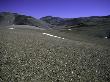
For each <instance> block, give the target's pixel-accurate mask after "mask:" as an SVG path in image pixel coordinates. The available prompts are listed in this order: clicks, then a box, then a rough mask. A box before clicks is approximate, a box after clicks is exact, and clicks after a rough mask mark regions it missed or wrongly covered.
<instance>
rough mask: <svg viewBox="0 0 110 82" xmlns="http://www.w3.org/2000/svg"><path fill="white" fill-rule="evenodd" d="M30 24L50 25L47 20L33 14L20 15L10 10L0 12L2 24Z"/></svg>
mask: <svg viewBox="0 0 110 82" xmlns="http://www.w3.org/2000/svg"><path fill="white" fill-rule="evenodd" d="M12 24H15V25H30V26H37V27H45V28H48V27H50V24H48V23H46V22H45V21H41V20H39V19H36V18H34V17H31V16H26V15H20V14H17V13H10V12H1V13H0V25H1V26H6V25H12Z"/></svg>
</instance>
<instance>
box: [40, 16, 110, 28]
mask: <svg viewBox="0 0 110 82" xmlns="http://www.w3.org/2000/svg"><path fill="white" fill-rule="evenodd" d="M41 20H43V21H45V22H47V23H49V24H52V25H56V26H66V27H80V26H81V27H82V26H97V25H102V24H110V15H108V16H91V17H80V18H59V17H52V16H46V17H43V18H41Z"/></svg>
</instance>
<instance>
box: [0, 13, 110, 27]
mask: <svg viewBox="0 0 110 82" xmlns="http://www.w3.org/2000/svg"><path fill="white" fill-rule="evenodd" d="M12 24H15V25H30V26H36V27H41V28H65V27H66V28H74V27H85V26H86V27H87V26H99V25H107V24H108V25H110V15H108V16H91V17H79V18H60V17H52V16H45V17H42V18H40V19H36V18H34V17H31V16H26V15H20V14H18V13H10V12H1V13H0V26H7V25H12Z"/></svg>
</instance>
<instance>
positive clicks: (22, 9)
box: [0, 0, 110, 18]
mask: <svg viewBox="0 0 110 82" xmlns="http://www.w3.org/2000/svg"><path fill="white" fill-rule="evenodd" d="M0 12H14V13H20V14H24V15H28V16H33V17H35V18H40V17H44V16H55V17H63V18H77V17H88V16H105V15H110V0H0Z"/></svg>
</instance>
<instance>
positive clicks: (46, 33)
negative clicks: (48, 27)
mask: <svg viewBox="0 0 110 82" xmlns="http://www.w3.org/2000/svg"><path fill="white" fill-rule="evenodd" d="M42 34H43V35H47V36H51V37H54V38H59V39H60V38H61V39H64V38H62V37H59V36H54V35H52V34H48V33H42Z"/></svg>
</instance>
